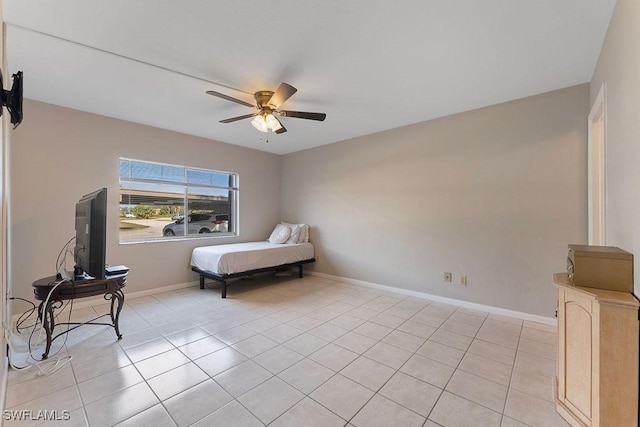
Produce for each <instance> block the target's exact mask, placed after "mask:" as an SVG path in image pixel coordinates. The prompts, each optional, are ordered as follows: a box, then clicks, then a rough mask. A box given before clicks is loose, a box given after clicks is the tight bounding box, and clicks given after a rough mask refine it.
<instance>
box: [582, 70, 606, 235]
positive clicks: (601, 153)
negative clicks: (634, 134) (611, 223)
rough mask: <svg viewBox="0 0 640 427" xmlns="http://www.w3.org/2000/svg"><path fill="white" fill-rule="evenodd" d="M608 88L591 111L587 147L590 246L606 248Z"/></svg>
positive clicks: (600, 93) (604, 89) (598, 97)
mask: <svg viewBox="0 0 640 427" xmlns="http://www.w3.org/2000/svg"><path fill="white" fill-rule="evenodd" d="M606 101H607V87H606V83H603V84H602V86H600V90H599V91H598V96H596V99H595V101H594V102H593V106H592V107H591V111H590V112H589V124H588V126H589V129H588V145H587V164H588V170H587V174H588V175H587V180H588V190H587V194H588V197H587V203H588V221H589V244H590V245H601V246H604V245H606V221H605V220H606V204H607V191H606V173H605V172H606V171H605V168H606V161H605V156H606V137H607V102H606Z"/></svg>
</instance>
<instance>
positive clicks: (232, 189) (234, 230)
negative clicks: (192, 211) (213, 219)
mask: <svg viewBox="0 0 640 427" xmlns="http://www.w3.org/2000/svg"><path fill="white" fill-rule="evenodd" d="M122 161H126V162H136V163H143V164H149V165H154V166H161V167H162V166H165V167H170V168H178V169H184V179H182V180H181V181H177V180H176V179H175V176H174V179H173V180H170V181H166V180H162V179H140V178H131V176H129V177H127V178H125V179H122V176H121V174H120V172H121V171H120V164H121V162H122ZM190 171H192V172H205V173H212V174H224V175H229V177H230V180H231V181H232V182H231V183H230V184H229V185H228V186H222V185H207V184H202V183H197V184H193V183H189V182H188V181H189V180H188V174H189V172H190ZM118 180H119V188H118V196H119V200H120V201H121V202H122V203H120V204H119V206H122V205H123V204H126V202H125V201H124V200H123V183H137V184H140V183H144V184H148V185H154V186H158V187H160V188H161V187H162V186H166V187H168V188H169V187H171V188H172V189H175V187H183V196H182V211H183V212H184V213H185V214H186V215H188V212H189V204H188V203H189V202H188V201H189V195H190V194H194V193H192V192H190V189H200V190H202V189H208V190H225V191H228V192H229V195H230V196H229V197H230V198H231V200H230V201H229V203H230V212H229V221H228V225H227V226H228V231H227V232H217V233H203V234H188V226H187V227H183V229H184V232H185V234H183V235H176V236H164V235H162V236H158V237H143V238H142V237H141V238H131V239H126V238H125V239H123V238H122V235H121V234H120V229H118V241H119V243H120V244H135V243H150V242H166V241H176V240H194V239H217V238H222V237H230V236H238V235H239V234H238V230H239V227H238V218H239V214H238V206H239V203H238V201H239V198H240V197H239V196H240V188H239V181H240V178H239V175H238V173H237V172H229V171H220V170H213V169H204V168H196V167H190V166H183V165H175V164H170V163H162V162H154V161H148V160H140V159H132V158H126V157H121V158H120V159H119V161H118ZM174 194H177V193H175V192H174ZM120 217H121V216H120V215H119V218H120ZM170 223H171V222H170V221H169V222H167V224H170ZM187 224H188V223H187ZM185 225H186V224H185Z"/></svg>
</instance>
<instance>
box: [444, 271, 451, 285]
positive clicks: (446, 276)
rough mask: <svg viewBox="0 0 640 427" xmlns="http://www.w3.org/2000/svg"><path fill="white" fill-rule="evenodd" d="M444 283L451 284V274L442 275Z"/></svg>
mask: <svg viewBox="0 0 640 427" xmlns="http://www.w3.org/2000/svg"><path fill="white" fill-rule="evenodd" d="M444 281H445V282H449V283H451V273H444Z"/></svg>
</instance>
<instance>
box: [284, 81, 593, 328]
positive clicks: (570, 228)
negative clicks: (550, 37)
mask: <svg viewBox="0 0 640 427" xmlns="http://www.w3.org/2000/svg"><path fill="white" fill-rule="evenodd" d="M391 108H392V107H391ZM588 108H589V86H588V85H587V84H585V85H580V86H576V87H572V88H567V89H563V90H559V91H555V92H551V93H546V94H542V95H538V96H534V97H530V98H526V99H522V100H518V101H513V102H509V103H505V104H501V105H496V106H492V107H488V108H483V109H479V110H475V111H471V112H467V113H462V114H458V115H454V116H449V117H445V118H442V119H438V120H433V121H429V122H424V123H420V124H416V125H412V126H407V127H403V128H399V129H395V130H391V131H387V132H382V133H377V134H373V135H369V136H364V137H360V138H356V139H353V140H349V141H344V142H340V143H336V144H332V145H328V146H324V147H319V148H315V149H310V150H306V151H302V152H297V153H293V154H289V155H286V156H284V158H283V162H282V175H281V191H282V205H281V210H282V217H283V219H284V220H288V221H292V222H307V223H309V224H311V225H312V227H313V229H312V234H311V238H312V241H313V242H314V243H315V244H316V247H317V258H318V261H317V263H316V265H315V267H314V268H315V270H316V271H317V272H321V273H326V274H330V275H336V276H340V277H346V278H350V279H356V280H361V281H366V282H372V283H377V284H382V285H387V286H394V287H398V288H403V289H408V290H412V291H418V292H426V293H431V294H436V295H439V296H444V297H450V298H457V299H461V300H465V301H470V302H475V303H479V304H486V305H491V306H496V307H502V308H507V309H511V310H516V311H521V312H525V313H530V314H536V315H542V316H547V317H552V316H553V315H554V312H555V309H556V292H555V289H554V286H553V285H552V274H553V273H554V272H558V271H562V270H563V269H564V268H565V257H566V250H567V244H568V243H573V242H578V243H580V242H582V243H584V242H586V232H587V218H586V130H587V127H586V117H587V114H588ZM383 119H384V114H383V113H382V114H381V120H383ZM445 271H449V272H453V274H454V277H453V280H454V282H458V281H459V276H460V275H461V274H463V275H466V276H468V285H467V286H461V285H458V284H445V283H444V281H443V273H444V272H445Z"/></svg>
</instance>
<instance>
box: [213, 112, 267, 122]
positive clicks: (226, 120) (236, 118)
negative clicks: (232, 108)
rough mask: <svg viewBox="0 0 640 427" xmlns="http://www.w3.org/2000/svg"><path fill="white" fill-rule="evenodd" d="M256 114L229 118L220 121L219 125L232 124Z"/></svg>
mask: <svg viewBox="0 0 640 427" xmlns="http://www.w3.org/2000/svg"><path fill="white" fill-rule="evenodd" d="M256 114H258V113H251V114H245V115H244V116H237V117H231V118H230V119H224V120H220V123H233V122H237V121H238V120H242V119H248V118H249V117H253V116H255V115H256Z"/></svg>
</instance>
